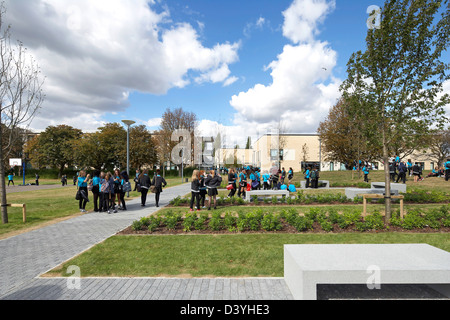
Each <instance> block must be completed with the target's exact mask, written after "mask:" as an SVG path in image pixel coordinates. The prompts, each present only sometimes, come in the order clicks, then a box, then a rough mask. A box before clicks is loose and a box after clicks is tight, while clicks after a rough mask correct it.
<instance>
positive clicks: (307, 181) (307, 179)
mask: <svg viewBox="0 0 450 320" xmlns="http://www.w3.org/2000/svg"><path fill="white" fill-rule="evenodd" d="M305 188H309V178H306V185H305Z"/></svg>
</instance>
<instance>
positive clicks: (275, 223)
mask: <svg viewBox="0 0 450 320" xmlns="http://www.w3.org/2000/svg"><path fill="white" fill-rule="evenodd" d="M281 227H282V226H281V219H280V217H279V215H274V214H273V213H267V214H265V215H264V217H263V218H262V220H261V228H262V229H263V230H265V231H279V230H281Z"/></svg>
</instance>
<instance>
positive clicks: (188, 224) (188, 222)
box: [182, 212, 197, 232]
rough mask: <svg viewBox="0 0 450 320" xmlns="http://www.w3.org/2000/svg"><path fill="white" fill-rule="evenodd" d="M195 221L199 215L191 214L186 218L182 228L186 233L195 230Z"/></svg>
mask: <svg viewBox="0 0 450 320" xmlns="http://www.w3.org/2000/svg"><path fill="white" fill-rule="evenodd" d="M195 220H197V214H196V213H194V212H189V213H187V214H186V216H185V217H184V220H183V223H182V226H183V231H184V232H189V231H191V230H192V229H193V228H194V223H195Z"/></svg>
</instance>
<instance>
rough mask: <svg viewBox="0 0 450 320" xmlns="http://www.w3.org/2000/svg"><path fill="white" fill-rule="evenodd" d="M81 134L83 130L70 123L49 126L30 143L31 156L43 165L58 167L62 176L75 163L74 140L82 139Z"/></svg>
mask: <svg viewBox="0 0 450 320" xmlns="http://www.w3.org/2000/svg"><path fill="white" fill-rule="evenodd" d="M81 135H82V131H81V130H79V129H75V128H73V127H71V126H68V125H59V126H49V127H47V128H46V129H45V131H44V132H42V133H41V134H40V135H39V136H37V137H36V141H33V142H32V143H31V145H28V150H30V151H31V152H30V154H29V158H30V160H31V162H34V163H39V165H40V166H41V167H42V166H50V167H53V168H57V169H58V170H59V173H58V176H59V177H61V175H62V173H63V170H64V168H65V167H66V166H71V165H73V163H74V150H73V142H74V141H76V140H78V139H80V137H81ZM30 147H33V149H31V148H30Z"/></svg>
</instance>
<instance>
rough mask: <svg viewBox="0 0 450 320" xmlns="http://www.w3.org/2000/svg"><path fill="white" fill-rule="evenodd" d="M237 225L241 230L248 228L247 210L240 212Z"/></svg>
mask: <svg viewBox="0 0 450 320" xmlns="http://www.w3.org/2000/svg"><path fill="white" fill-rule="evenodd" d="M236 227H237V229H238V230H239V231H241V232H242V231H244V230H245V229H247V228H248V220H247V215H246V214H245V212H239V213H238V217H237V220H236Z"/></svg>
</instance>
